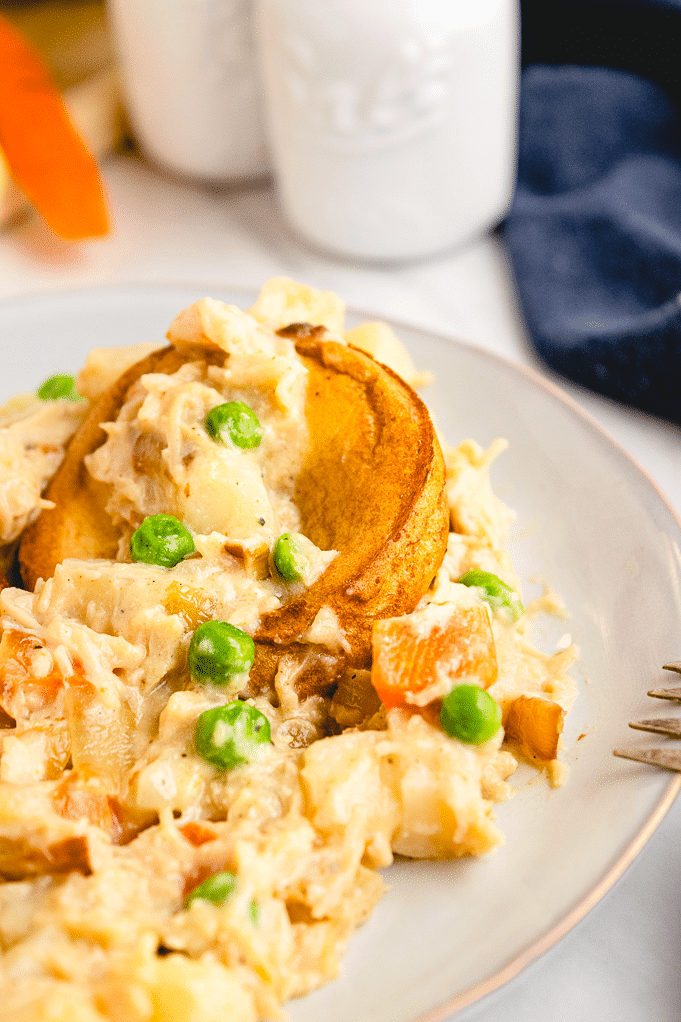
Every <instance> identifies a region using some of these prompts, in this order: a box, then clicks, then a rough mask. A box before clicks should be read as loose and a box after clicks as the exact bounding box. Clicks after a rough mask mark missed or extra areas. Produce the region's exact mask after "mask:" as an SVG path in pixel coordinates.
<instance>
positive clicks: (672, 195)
mask: <svg viewBox="0 0 681 1022" xmlns="http://www.w3.org/2000/svg"><path fill="white" fill-rule="evenodd" d="M522 18H523V21H522V26H523V65H524V67H523V72H522V78H521V99H520V128H519V154H518V155H519V165H518V184H517V189H516V193H515V197H514V200H513V203H512V206H511V209H510V211H509V214H508V216H507V218H506V220H505V222H504V224H503V225H502V228H501V230H502V233H503V236H504V238H505V242H506V245H507V248H508V251H509V254H510V258H511V262H512V265H513V269H514V273H515V278H516V284H517V290H518V297H519V300H520V304H521V307H522V310H523V314H524V317H525V320H526V323H527V327H528V329H529V333H530V336H531V338H532V341H533V343H534V345H535V347H536V350H537V352H538V354H539V355H540V356H541V358H542V359H543V360H544V361H545V362H546V363H547V364H548V365H549V366H551V367H552V368H553V369H555V370H556V371H557V372H559V373H561V374H562V375H563V376H565V377H567V378H569V379H571V380H574V381H575V382H576V383H579V384H582V385H583V386H586V387H589V388H591V389H592V390H595V391H598V392H600V393H602V394H605V395H607V396H608V397H610V398H614V399H615V400H618V401H621V402H624V403H625V404H628V405H633V406H635V407H638V408H640V409H643V410H644V411H647V412H652V413H654V414H656V415H660V416H663V417H665V418H667V419H671V420H674V421H676V422H681V116H680V109H681V105H680V103H679V101H680V99H681V0H637V2H633V0H632V2H627V0H617V2H613V0H609V2H607V0H601V2H599V0H589V2H588V3H584V2H580V0H543V4H538V3H536V2H534V0H532V2H525V3H524V4H523V7H522Z"/></svg>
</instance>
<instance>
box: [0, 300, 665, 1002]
mask: <svg viewBox="0 0 681 1022" xmlns="http://www.w3.org/2000/svg"><path fill="white" fill-rule="evenodd" d="M203 293H204V294H205V293H209V294H211V295H212V296H213V297H217V298H222V299H224V300H226V301H231V302H234V303H236V304H238V305H240V306H241V307H247V306H248V305H249V304H250V302H251V301H252V298H253V296H252V295H249V294H244V293H242V292H235V291H231V290H230V291H225V290H224V289H219V288H209V289H206V291H205V292H203ZM198 297H202V292H201V291H200V290H199V289H197V288H193V287H179V286H178V287H172V286H168V287H116V288H111V289H98V290H93V291H89V292H79V293H77V294H66V295H59V296H52V297H46V298H41V299H38V300H35V299H30V300H25V301H19V302H13V303H10V304H5V305H3V306H0V339H1V340H2V345H3V366H4V373H3V376H2V383H1V388H0V399H1V400H4V399H5V398H7V397H9V396H10V395H11V394H12V393H15V392H17V391H19V390H29V389H33V388H35V387H36V386H37V385H38V384H39V383H41V382H42V380H43V379H44V378H45V377H47V376H49V375H51V374H52V373H55V372H69V371H75V370H77V369H78V367H79V365H80V363H81V361H82V359H83V357H84V356H85V354H86V353H87V351H88V350H89V349H90V348H91V347H94V346H98V347H100V346H104V345H109V344H131V343H134V342H137V341H149V340H154V339H156V338H162V337H163V336H164V333H165V330H166V329H167V326H168V324H169V322H170V320H171V319H172V317H173V316H174V315H175V313H176V312H178V311H179V310H180V309H181V308H182V307H183V306H185V305H187V304H189V303H190V302H191V301H194V300H195V299H196V298H198ZM360 318H361V317H360ZM351 319H352V320H353V321H358V318H357V317H351ZM397 330H398V333H399V335H400V336H401V338H402V339H403V340H404V342H405V343H406V345H407V347H408V348H409V349H410V351H411V353H412V355H413V356H414V359H415V361H416V363H417V365H418V367H419V368H422V369H431V370H432V371H433V372H434V373H435V375H436V379H435V383H434V384H433V385H432V386H431V387H430V388H429V389H428V390H427V392H426V393H425V395H424V396H425V397H426V400H427V402H428V404H429V405H430V407H431V408H432V410H433V411H434V413H435V418H436V421H437V424H438V426H439V428H440V429H441V430H442V432H443V433H444V434H445V436H447V438H448V439H449V440H450V441H452V442H458V441H459V440H461V439H464V438H466V437H473V438H475V439H476V440H478V442H479V443H481V444H483V445H487V444H489V443H490V442H491V441H492V440H493V439H494V438H495V437H498V436H505V437H506V438H507V439H508V440H509V444H510V446H509V450H508V451H507V452H506V453H505V454H503V455H502V456H501V457H500V459H499V460H498V462H497V463H496V465H495V468H494V470H493V480H494V484H495V489H496V491H497V493H498V494H499V496H500V497H502V499H503V500H505V501H506V502H507V503H508V504H510V505H511V506H512V507H514V508H515V509H516V510H517V512H518V518H517V523H516V526H515V528H514V531H513V535H512V539H511V542H510V545H509V549H510V552H511V555H512V557H513V559H514V562H515V565H516V567H517V569H518V570H519V573H520V576H521V578H523V579H524V580H527V585H526V589H525V595H526V596H528V595H530V596H531V595H533V594H534V593H537V592H538V591H539V590H538V585H537V583H536V582H530V581H529V579H530V578H531V577H540V578H542V579H545V580H546V581H547V582H548V583H549V584H550V585H551V586H553V587H554V588H555V589H556V590H557V591H558V592H559V593H560V594H561V596H562V597H563V599H564V601H565V604H566V606H567V608H568V610H569V612H570V620H569V622H565V621H558V622H555V621H552V622H549V623H547V625H546V627H545V628H543V629H542V632H541V633H540V634H538V636H537V641H538V644H539V645H540V646H541V647H542V648H544V649H546V650H550V649H553V648H554V646H555V643H556V641H557V640H558V639H559V638H560V637H561V636H562V635H563V633H564V632H566V631H569V632H570V633H571V634H572V636H573V638H574V640H575V641H576V642H577V643H578V645H579V647H580V649H581V661H580V666H579V670H578V671H576V672H575V673H576V677H577V679H578V681H579V682H580V689H581V693H580V698H579V701H578V703H577V704H576V706H575V709H574V710H573V712H572V714H571V715H570V718H569V727H568V730H567V734H566V746H567V750H566V752H565V754H564V758H565V760H566V761H567V762H568V764H569V765H570V776H569V779H568V782H567V784H566V785H565V787H564V788H562V789H561V790H559V791H556V792H551V791H550V790H549V789H548V787H547V785H546V783H545V782H544V781H543V780H540V779H536V777H535V775H534V773H533V772H532V771H530V770H529V769H528V768H525V769H524V770H521V771H519V773H518V774H517V775H516V785H517V787H518V789H519V790H518V793H517V795H516V796H515V798H513V799H512V800H511V801H510V802H508V803H506V804H505V805H503V806H501V807H500V808H499V812H498V816H499V820H500V823H501V826H502V829H503V830H504V831H505V833H506V836H507V844H506V845H505V847H503V848H501V849H500V850H499V851H498V852H497V853H496V854H495V855H492V856H489V857H487V858H485V859H482V860H477V861H459V862H447V863H406V862H403V863H399V864H396V865H395V866H393V867H391V868H390V869H389V870H388V871H387V875H386V879H387V881H388V883H389V885H390V891H389V893H388V894H387V896H386V897H385V899H384V900H383V902H382V903H381V904H380V905H379V907H378V909H377V910H376V912H375V913H374V915H373V917H372V918H371V920H370V921H369V922H368V923H367V924H366V926H364V927H363V928H362V929H361V930H360V932H359V933H358V934H357V935H356V936H355V937H354V938H353V940H352V941H351V943H350V947H349V949H348V953H347V955H346V958H345V963H344V968H343V972H342V975H341V977H340V978H339V979H338V980H337V981H336V982H334V983H332V984H329V985H328V986H326V987H324V988H323V989H322V990H320V991H318V992H315V993H313V994H311V995H310V996H308V997H306V998H304V999H302V1000H300V1001H297V1002H295V1003H294V1004H292V1005H291V1007H290V1017H291V1019H292V1020H293V1022H416V1020H417V1019H418V1020H419V1022H425V1020H428V1022H436V1020H440V1019H444V1018H445V1017H447V1016H448V1015H450V1014H452V1013H455V1012H457V1011H460V1010H463V1009H464V1008H465V1007H466V1006H467V1005H470V1004H472V1003H474V1002H478V1001H479V999H480V998H481V997H483V996H485V995H486V994H488V993H490V992H491V991H493V990H495V989H497V988H498V987H499V986H500V985H501V984H502V983H504V982H506V981H507V980H508V979H510V978H511V977H512V976H514V975H515V974H516V973H517V972H518V971H519V970H520V969H521V968H523V967H524V966H525V965H526V964H528V963H529V962H530V961H532V960H533V959H535V958H536V957H537V956H538V955H540V954H542V953H543V952H544V951H545V950H547V948H549V947H550V946H551V945H552V944H554V943H555V941H556V940H558V939H559V938H560V937H561V936H563V935H564V934H565V933H566V932H567V931H568V930H569V929H570V928H571V927H572V926H573V925H574V924H575V923H576V922H577V921H578V920H579V919H581V918H582V917H583V916H584V915H585V914H586V912H587V911H588V910H589V909H590V908H591V907H592V906H593V905H594V904H595V903H596V902H597V901H598V900H599V899H600V898H601V897H602V895H603V894H604V893H605V892H606V891H607V890H608V889H609V888H610V887H611V886H612V884H613V883H614V882H615V880H616V879H617V878H618V877H619V876H620V875H621V874H622V872H623V871H624V869H625V868H626V867H627V865H628V864H629V863H630V862H631V861H632V859H633V858H634V856H635V855H636V854H637V852H638V851H639V850H640V849H641V848H642V846H643V844H644V843H645V841H646V840H647V839H648V837H649V836H650V834H651V833H652V832H653V830H654V829H655V827H656V826H657V824H658V823H659V822H660V820H661V819H662V816H663V815H664V813H665V812H666V810H667V809H668V808H669V806H670V804H671V802H672V800H673V798H674V797H675V795H676V793H677V791H678V789H679V786H680V785H681V778H679V777H678V776H677V775H671V774H667V773H664V772H662V771H660V772H656V771H655V770H652V769H650V768H646V767H642V766H637V765H636V764H633V763H630V762H628V761H624V760H618V759H615V758H614V757H613V755H612V750H613V748H615V747H618V746H626V745H638V746H642V745H645V744H646V739H645V738H644V737H643V736H642V735H637V736H636V737H631V738H630V737H629V736H630V735H632V736H633V734H634V733H633V732H630V731H628V729H627V721H629V720H634V719H636V718H640V717H642V716H649V715H651V709H650V701H649V700H647V699H646V695H645V693H646V690H647V688H649V687H650V684H651V683H652V682H654V681H657V680H660V673H661V672H660V665H661V664H662V663H664V662H666V660H667V659H673V658H675V657H676V656H678V645H677V643H676V637H677V636H679V635H680V634H681V571H680V568H681V553H680V549H681V527H680V526H679V523H678V521H677V520H676V518H675V516H674V513H673V512H672V511H671V509H670V508H669V507H668V506H667V504H666V503H665V501H664V499H663V498H662V497H661V495H660V494H659V492H658V491H657V490H656V488H655V487H654V485H653V484H652V483H651V482H650V481H649V479H648V478H647V477H646V476H645V475H644V474H643V473H642V472H641V470H640V469H639V468H638V467H637V466H636V465H635V464H634V463H633V462H632V461H631V459H630V458H629V457H628V456H627V455H626V454H624V452H623V451H621V450H620V448H619V447H618V446H617V445H616V444H615V443H614V442H613V441H612V440H610V439H609V438H608V437H607V436H606V435H605V434H604V433H602V432H601V431H600V430H599V428H598V427H597V426H596V425H594V423H593V422H592V421H591V420H589V419H588V418H587V417H586V416H585V415H584V414H583V413H582V412H581V411H579V410H578V409H577V407H576V406H575V405H573V404H572V403H571V402H570V401H569V400H567V399H566V398H565V397H564V396H563V395H562V394H561V393H560V392H559V391H558V390H557V389H556V388H554V387H552V386H551V385H549V384H547V383H545V382H544V381H542V380H541V379H540V378H539V377H537V376H534V375H533V374H531V373H529V372H527V371H525V370H522V369H518V368H516V367H514V366H512V365H510V364H508V363H506V362H504V361H502V360H501V359H499V358H496V357H495V356H493V355H489V354H487V353H485V352H483V351H480V350H478V349H475V348H471V347H468V346H466V345H463V344H460V343H458V342H456V341H453V340H448V339H444V338H441V337H434V336H433V335H431V334H429V333H425V332H423V331H420V330H417V329H414V328H409V327H401V326H398V327H397ZM646 704H647V705H646ZM653 744H654V742H653Z"/></svg>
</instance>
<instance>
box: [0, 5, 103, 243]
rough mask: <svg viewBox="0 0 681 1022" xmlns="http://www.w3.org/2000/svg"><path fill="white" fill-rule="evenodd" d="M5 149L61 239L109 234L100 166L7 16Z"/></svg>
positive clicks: (2, 71)
mask: <svg viewBox="0 0 681 1022" xmlns="http://www.w3.org/2000/svg"><path fill="white" fill-rule="evenodd" d="M0 149H2V151H3V153H4V155H5V158H6V160H7V163H8V165H9V169H10V173H11V175H12V177H13V178H14V181H15V183H16V184H17V186H18V187H19V188H21V190H22V191H23V192H24V194H25V195H26V197H27V198H28V199H30V201H31V202H33V203H34V205H35V206H36V207H37V208H38V210H39V211H40V213H41V214H42V216H43V218H44V220H45V221H46V223H47V224H48V225H49V226H50V227H51V228H52V230H53V231H55V233H56V234H58V235H60V237H62V238H64V239H66V240H68V241H77V240H81V239H83V238H92V237H101V236H102V235H104V234H107V233H108V230H109V217H108V214H107V208H106V201H105V198H104V191H103V188H102V182H101V179H100V176H99V172H98V170H97V164H96V162H95V160H94V159H93V157H92V156H91V155H90V153H89V152H88V150H87V147H86V146H85V143H84V142H83V140H82V139H81V137H80V135H79V134H78V132H77V131H76V130H75V128H74V127H73V125H72V123H71V121H70V120H69V116H68V113H67V112H66V108H65V106H64V104H63V102H62V100H61V97H60V95H59V93H58V91H57V89H56V87H55V85H54V83H53V81H52V79H51V78H50V75H49V72H48V71H47V68H46V67H45V65H44V64H43V62H42V60H41V59H40V57H39V56H38V54H37V53H36V51H35V50H34V49H33V47H32V46H31V45H30V44H29V43H28V42H27V41H26V40H25V39H24V37H23V36H22V35H21V34H20V33H19V32H17V30H16V29H15V28H14V27H13V26H12V25H11V24H10V23H9V22H8V21H7V20H6V19H5V18H3V17H2V16H0Z"/></svg>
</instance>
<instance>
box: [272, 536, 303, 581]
mask: <svg viewBox="0 0 681 1022" xmlns="http://www.w3.org/2000/svg"><path fill="white" fill-rule="evenodd" d="M272 560H273V561H274V567H275V568H276V569H277V571H278V572H279V574H280V575H281V577H282V578H283V580H284V582H300V580H301V579H302V577H303V575H304V574H305V572H306V570H307V567H308V564H309V562H308V559H307V557H306V556H305V554H304V553H303V549H302V546H301V544H300V540H299V539H298V537H297V535H296V533H295V532H282V534H281V536H280V537H279V539H278V540H277V541H276V543H275V544H274V548H273V550H272Z"/></svg>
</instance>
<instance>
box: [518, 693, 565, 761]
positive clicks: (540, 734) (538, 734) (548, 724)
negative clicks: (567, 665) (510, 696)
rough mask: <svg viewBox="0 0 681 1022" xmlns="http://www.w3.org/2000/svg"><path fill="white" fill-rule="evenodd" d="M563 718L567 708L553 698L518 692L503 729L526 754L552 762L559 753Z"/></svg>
mask: <svg viewBox="0 0 681 1022" xmlns="http://www.w3.org/2000/svg"><path fill="white" fill-rule="evenodd" d="M564 720H565V710H564V709H563V707H562V706H559V705H558V703H555V702H553V700H552V699H544V698H543V697H541V696H518V697H517V698H516V699H514V700H513V702H512V703H511V705H510V708H509V710H508V713H507V716H506V720H505V722H504V730H505V732H506V737H507V738H511V739H513V740H514V741H516V742H518V744H519V745H520V747H521V749H522V750H523V752H524V753H525V754H526V755H528V756H530V757H535V758H536V759H540V760H542V761H543V762H546V763H550V762H551V760H553V759H555V758H556V755H557V753H558V740H559V738H560V734H561V732H562V730H563V722H564Z"/></svg>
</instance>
